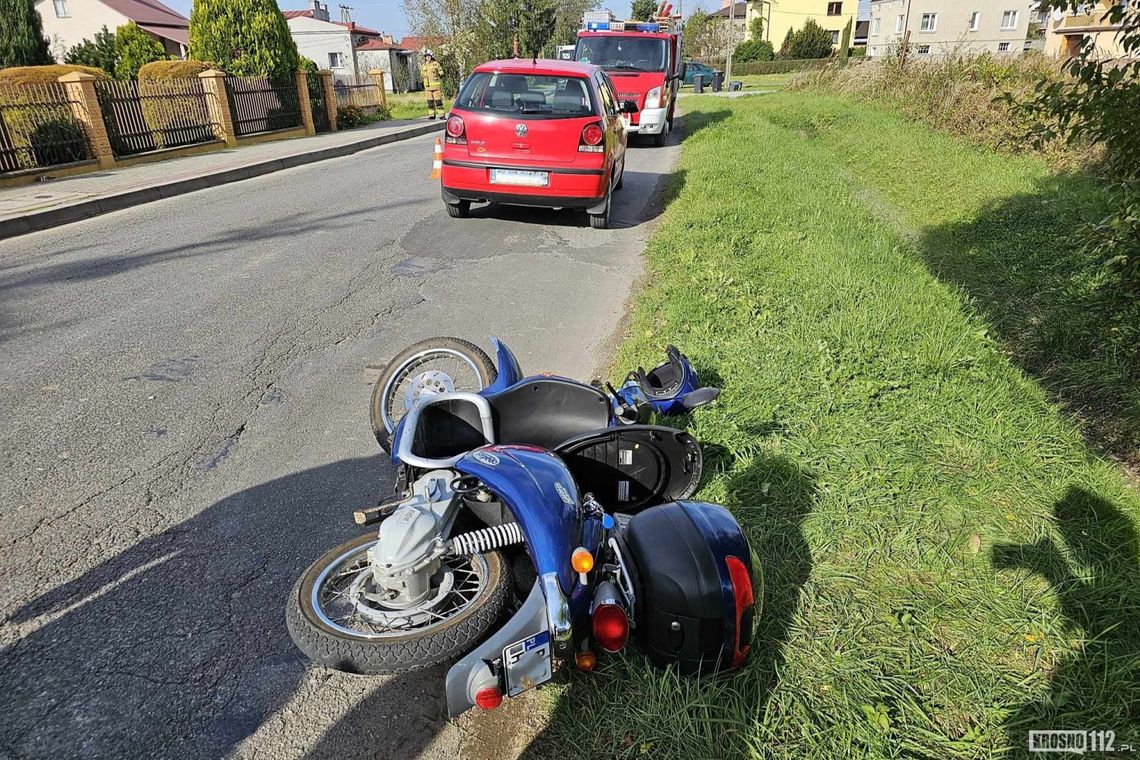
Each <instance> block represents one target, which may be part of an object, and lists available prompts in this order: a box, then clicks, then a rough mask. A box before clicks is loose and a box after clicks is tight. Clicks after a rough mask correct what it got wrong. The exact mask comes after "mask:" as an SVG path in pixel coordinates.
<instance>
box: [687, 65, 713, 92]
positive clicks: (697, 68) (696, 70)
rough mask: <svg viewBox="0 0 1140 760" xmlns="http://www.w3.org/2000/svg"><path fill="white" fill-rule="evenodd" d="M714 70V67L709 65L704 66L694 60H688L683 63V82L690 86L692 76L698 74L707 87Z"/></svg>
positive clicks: (710, 82)
mask: <svg viewBox="0 0 1140 760" xmlns="http://www.w3.org/2000/svg"><path fill="white" fill-rule="evenodd" d="M715 72H716V69H714V68H712V67H711V66H706V65H704V64H703V63H698V62H696V61H689V62H688V63H686V64H685V84H687V85H689V86H690V87H691V86H692V84H693V77H695V76H699V77H701V78H702V79H703V81H704V83H705V87H708V86H709V85H710V84H712V78H713V74H714V73H715Z"/></svg>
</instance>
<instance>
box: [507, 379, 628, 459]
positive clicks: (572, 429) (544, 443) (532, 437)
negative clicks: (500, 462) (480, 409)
mask: <svg viewBox="0 0 1140 760" xmlns="http://www.w3.org/2000/svg"><path fill="white" fill-rule="evenodd" d="M487 400H488V401H490V402H491V407H492V408H493V409H494V410H495V428H496V430H495V433H496V438H495V440H496V442H497V443H519V444H530V445H531V446H541V447H542V448H544V449H553V448H554V447H555V446H557V445H558V444H560V443H562V442H563V441H565V440H566V439H567V438H570V437H572V436H576V435H579V434H581V433H582V432H584V431H586V430H595V429H597V428H600V427H605V426H606V425H607V424H609V421H610V404H609V399H607V398H606V396H605V394H604V393H602V392H601V391H599V390H598V389H597V388H592V387H590V386H589V385H582V384H581V383H575V382H572V381H570V380H561V379H558V378H553V377H541V378H534V379H531V380H524V381H523V382H521V383H518V384H517V385H512V386H511V387H510V388H508V389H507V390H505V391H503V392H502V393H500V394H498V395H495V396H491V397H490V398H488V399H487Z"/></svg>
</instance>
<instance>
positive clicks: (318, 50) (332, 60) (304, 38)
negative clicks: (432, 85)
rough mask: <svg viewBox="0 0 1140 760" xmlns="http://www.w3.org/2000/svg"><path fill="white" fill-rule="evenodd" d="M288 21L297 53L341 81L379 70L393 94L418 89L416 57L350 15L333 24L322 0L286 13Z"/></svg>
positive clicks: (389, 37)
mask: <svg viewBox="0 0 1140 760" xmlns="http://www.w3.org/2000/svg"><path fill="white" fill-rule="evenodd" d="M285 20H286V23H288V24H289V31H290V32H291V33H292V35H293V41H294V42H296V43H297V51H298V52H299V53H300V54H301V55H303V56H305V57H306V58H309V59H310V60H312V61H314V62H315V63H316V64H317V66H319V67H320V68H322V69H328V70H329V71H331V72H332V73H333V74H334V75H336V76H337V77H338V78H343V79H358V78H359V77H365V76H367V75H368V72H369V71H370V70H372V69H379V70H380V71H384V72H387V74H388V76H386V77H385V78H384V81H385V84H386V85H387V88H388V90H389V91H390V92H394V91H396V89H399V90H401V91H407V90H408V89H416V84H417V82H418V77H417V74H418V69H417V67H416V65H415V63H414V58H415V54H414V53H412V52H411V51H408V50H404V48H402V47H400V46H399V45H397V44H396V43H395V41H394V40H393V39H392V37H391V36H389V35H386V34H384V33H383V32H378V31H376V30H375V29H369V28H368V27H365V26H360V25H359V24H357V23H355V22H353V21H350V20H349V19H348V17H347V16H343V17H342V18H341V20H339V21H334V20H333V19H331V18H330V17H329V7H328V5H327V4H325V3H322V2H320V0H310V5H309V9H308V10H304V11H285Z"/></svg>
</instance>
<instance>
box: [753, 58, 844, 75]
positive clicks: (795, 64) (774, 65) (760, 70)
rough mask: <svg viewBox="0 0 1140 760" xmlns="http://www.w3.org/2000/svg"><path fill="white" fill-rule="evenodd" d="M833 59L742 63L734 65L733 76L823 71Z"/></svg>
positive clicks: (791, 59)
mask: <svg viewBox="0 0 1140 760" xmlns="http://www.w3.org/2000/svg"><path fill="white" fill-rule="evenodd" d="M833 60H834V59H832V58H801V59H793V58H789V59H785V60H776V61H752V62H751V63H741V64H735V63H734V64H733V65H732V73H733V76H735V75H737V74H740V75H741V76H743V75H747V74H789V73H791V72H793V71H810V70H812V69H822V68H824V67H825V66H827V65H828V64H829V63H831V62H832V61H833Z"/></svg>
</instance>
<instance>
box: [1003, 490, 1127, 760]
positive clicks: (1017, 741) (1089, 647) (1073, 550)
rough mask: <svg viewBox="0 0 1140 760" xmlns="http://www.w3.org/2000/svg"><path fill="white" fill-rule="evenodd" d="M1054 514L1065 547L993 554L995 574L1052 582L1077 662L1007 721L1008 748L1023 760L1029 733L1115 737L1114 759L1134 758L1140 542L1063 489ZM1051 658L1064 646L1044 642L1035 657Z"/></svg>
mask: <svg viewBox="0 0 1140 760" xmlns="http://www.w3.org/2000/svg"><path fill="white" fill-rule="evenodd" d="M1053 514H1054V517H1055V522H1056V527H1057V529H1058V530H1059V531H1060V533H1061V536H1062V537H1063V539H1064V542H1063V544H1058V543H1057V542H1056V541H1054V540H1053V539H1051V538H1048V539H1044V540H1041V541H1038V542H1036V543H1034V544H1026V545H1021V546H1013V545H1005V546H995V547H994V550H993V561H994V565H995V566H996V567H998V568H1006V569H1024V570H1029V571H1031V572H1033V573H1037V574H1040V575H1041V576H1042V577H1043V578H1044V579H1045V580H1046V581H1048V582H1049V584H1050V585H1051V586H1052V587H1053V591H1054V593H1055V594H1056V595H1057V596H1058V598H1059V599H1060V602H1061V610H1062V613H1063V614H1064V616H1065V619H1066V623H1067V627H1068V628H1069V632H1068V638H1069V639H1072V640H1076V641H1077V642H1078V647H1076V648H1075V652H1074V654H1075V656H1073V657H1072V658H1071V659H1068V660H1063V662H1062V664H1061V665H1060V667H1059V668H1058V669H1057V670H1056V671H1055V673H1054V675H1053V679H1052V683H1051V686H1050V692H1049V696H1048V698H1047V699H1045V700H1042V701H1039V702H1030V703H1028V704H1026V705H1024V706H1023V707H1022V708H1021V709H1020V710H1018V711H1017V712H1016V713H1014V714H1013V715H1012V716H1010V717H1009V718H1008V719H1007V720H1006V723H1005V728H1006V731H1007V732H1008V738H1009V744H1010V746H1011V747H1014V748H1017V749H1018V750H1019V751H1020V752H1021V753H1022V754H1023V755H1024V756H1029V752H1028V750H1029V743H1028V732H1029V731H1033V730H1042V729H1053V730H1062V729H1068V730H1079V731H1091V730H1094V729H1095V730H1112V731H1115V732H1116V735H1115V740H1116V748H1117V751H1120V749H1121V746H1120V745H1122V744H1131V746H1132V747H1133V748H1136V747H1137V744H1138V742H1140V729H1138V728H1137V727H1138V726H1140V638H1138V637H1137V633H1138V632H1140V540H1138V537H1137V535H1136V530H1135V528H1134V527H1133V525H1132V522H1131V521H1130V520H1129V519H1128V518H1127V516H1125V515H1124V514H1123V513H1122V512H1121V511H1120V509H1119V508H1118V507H1116V506H1115V505H1113V504H1111V503H1110V502H1108V501H1106V500H1104V499H1102V498H1100V497H1098V496H1096V495H1095V494H1092V493H1089V492H1088V491H1085V490H1083V489H1080V488H1070V489H1069V491H1068V493H1066V494H1065V497H1064V498H1063V499H1061V501H1059V502H1057V504H1056V505H1055V506H1054V508H1053ZM1030 635H1032V634H1030ZM1050 649H1060V650H1061V651H1062V652H1064V651H1067V650H1068V649H1069V642H1065V641H1048V640H1043V641H1042V643H1041V650H1040V653H1041V656H1042V657H1049V656H1051V655H1052V652H1050V651H1049V650H1050ZM1060 656H1061V658H1064V656H1065V655H1064V654H1061V655H1060ZM1089 749H1090V751H1091V750H1095V749H1097V748H1095V747H1092V746H1090V747H1089ZM1134 751H1135V749H1134ZM1034 756H1036V755H1034Z"/></svg>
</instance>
